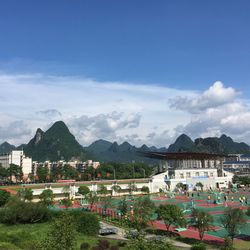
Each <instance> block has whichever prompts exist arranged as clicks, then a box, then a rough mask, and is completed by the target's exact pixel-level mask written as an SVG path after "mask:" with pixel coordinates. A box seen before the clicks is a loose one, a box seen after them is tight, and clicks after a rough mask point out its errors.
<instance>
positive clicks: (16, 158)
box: [0, 150, 32, 178]
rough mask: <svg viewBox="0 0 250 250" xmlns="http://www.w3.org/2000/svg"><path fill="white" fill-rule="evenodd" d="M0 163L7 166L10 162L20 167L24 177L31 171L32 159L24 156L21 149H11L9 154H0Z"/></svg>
mask: <svg viewBox="0 0 250 250" xmlns="http://www.w3.org/2000/svg"><path fill="white" fill-rule="evenodd" d="M0 163H1V164H2V166H3V167H4V168H9V167H10V164H15V165H17V166H19V167H21V168H22V171H23V176H24V178H27V177H28V175H29V174H30V173H31V172H32V159H31V158H29V157H26V156H25V154H24V152H23V150H12V151H11V152H10V153H9V154H5V155H2V156H0Z"/></svg>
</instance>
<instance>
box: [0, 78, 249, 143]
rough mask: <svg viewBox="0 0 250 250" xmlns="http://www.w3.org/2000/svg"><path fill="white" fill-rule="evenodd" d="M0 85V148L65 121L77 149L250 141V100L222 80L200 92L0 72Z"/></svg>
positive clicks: (157, 86)
mask: <svg viewBox="0 0 250 250" xmlns="http://www.w3.org/2000/svg"><path fill="white" fill-rule="evenodd" d="M0 87H1V96H3V98H0V107H1V112H0V119H1V125H0V126H1V129H0V143H1V141H3V140H7V141H10V142H11V143H14V144H19V143H27V142H28V141H29V140H30V139H31V137H33V135H34V133H35V131H36V129H37V128H38V127H40V128H42V129H43V130H46V129H47V128H48V127H49V126H50V125H51V124H52V123H53V122H55V121H57V120H63V121H65V122H66V124H67V125H68V126H69V129H70V130H71V131H72V132H73V134H74V135H75V136H76V138H77V139H78V140H79V142H80V143H81V144H82V145H88V144H89V143H91V142H92V141H93V140H96V139H106V140H110V141H114V140H117V141H118V142H122V141H123V140H127V141H128V142H130V143H133V144H135V145H137V146H140V145H142V144H144V143H145V144H147V145H149V146H151V145H156V146H168V144H170V143H172V142H173V140H174V139H175V137H176V136H177V135H179V134H180V133H182V132H185V133H187V134H188V135H190V136H191V137H192V138H195V137H200V136H207V135H211V136H214V135H220V134H222V133H227V134H228V135H231V136H233V138H236V139H239V140H240V139H243V140H244V141H247V142H250V139H249V140H247V139H246V138H243V136H246V135H247V134H249V133H250V132H249V131H250V129H249V120H250V119H248V118H249V113H250V107H249V103H248V101H246V100H242V99H239V97H238V92H237V91H236V90H235V89H233V88H231V87H225V86H224V85H223V84H222V83H221V82H216V83H214V84H213V85H212V86H211V87H210V88H208V89H207V90H206V91H204V92H203V93H199V92H197V91H187V90H177V89H173V88H167V87H164V86H159V85H147V84H132V83H120V82H99V81H96V80H93V79H85V78H81V77H60V76H48V75H43V74H30V75H8V74H0ZM169 103H171V107H170V105H169ZM173 108H174V109H173ZM13 124H16V125H15V126H14V125H13ZM17 124H19V125H17ZM17 129H19V130H17Z"/></svg>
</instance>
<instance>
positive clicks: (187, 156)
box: [138, 152, 226, 160]
mask: <svg viewBox="0 0 250 250" xmlns="http://www.w3.org/2000/svg"><path fill="white" fill-rule="evenodd" d="M138 153H139V154H141V155H143V156H145V157H149V158H154V159H161V160H222V159H223V158H224V157H226V155H223V154H209V153H194V152H180V153H168V152H138Z"/></svg>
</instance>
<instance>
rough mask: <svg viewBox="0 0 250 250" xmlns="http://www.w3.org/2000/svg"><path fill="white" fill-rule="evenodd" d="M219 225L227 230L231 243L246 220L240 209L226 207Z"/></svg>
mask: <svg viewBox="0 0 250 250" xmlns="http://www.w3.org/2000/svg"><path fill="white" fill-rule="evenodd" d="M221 223H222V225H223V227H224V228H225V229H226V230H227V232H228V236H230V237H231V239H232V241H233V240H234V238H235V236H236V235H237V233H238V231H239V230H240V228H242V227H244V226H245V225H246V219H245V215H244V213H243V211H242V210H241V209H239V208H232V207H227V208H226V209H225V210H224V215H223V217H222V218H221Z"/></svg>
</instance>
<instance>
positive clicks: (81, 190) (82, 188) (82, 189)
mask: <svg viewBox="0 0 250 250" xmlns="http://www.w3.org/2000/svg"><path fill="white" fill-rule="evenodd" d="M89 192H90V189H89V187H88V186H80V187H79V188H78V193H79V194H81V195H83V196H86V195H87V194H88V193H89Z"/></svg>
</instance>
